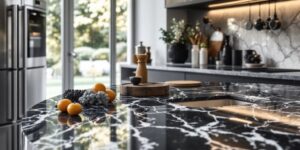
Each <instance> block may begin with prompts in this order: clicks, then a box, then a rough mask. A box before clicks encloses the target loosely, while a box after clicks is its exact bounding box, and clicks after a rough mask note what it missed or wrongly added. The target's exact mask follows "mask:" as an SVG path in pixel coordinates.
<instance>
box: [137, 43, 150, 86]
mask: <svg viewBox="0 0 300 150" xmlns="http://www.w3.org/2000/svg"><path fill="white" fill-rule="evenodd" d="M135 53H136V57H137V68H136V73H135V76H136V77H141V78H142V81H141V83H147V82H148V71H147V66H146V64H147V54H146V47H145V46H143V42H140V45H138V46H136V51H135Z"/></svg>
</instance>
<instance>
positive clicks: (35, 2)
mask: <svg viewBox="0 0 300 150" xmlns="http://www.w3.org/2000/svg"><path fill="white" fill-rule="evenodd" d="M23 5H29V6H33V7H36V8H41V9H46V0H23Z"/></svg>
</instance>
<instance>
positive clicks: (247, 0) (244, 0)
mask: <svg viewBox="0 0 300 150" xmlns="http://www.w3.org/2000/svg"><path fill="white" fill-rule="evenodd" d="M266 1H267V0H255V1H253V0H238V1H233V2H225V3H220V4H211V5H208V7H209V8H219V7H226V6H234V5H241V4H251V3H259V2H266Z"/></svg>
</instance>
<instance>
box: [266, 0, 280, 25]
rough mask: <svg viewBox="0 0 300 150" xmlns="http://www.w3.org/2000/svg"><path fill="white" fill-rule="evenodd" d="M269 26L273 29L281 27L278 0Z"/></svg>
mask: <svg viewBox="0 0 300 150" xmlns="http://www.w3.org/2000/svg"><path fill="white" fill-rule="evenodd" d="M269 26H270V28H271V29H272V30H278V29H280V28H281V22H280V20H279V19H278V16H277V2H276V1H275V6H274V17H273V19H272V20H271V21H270V23H269Z"/></svg>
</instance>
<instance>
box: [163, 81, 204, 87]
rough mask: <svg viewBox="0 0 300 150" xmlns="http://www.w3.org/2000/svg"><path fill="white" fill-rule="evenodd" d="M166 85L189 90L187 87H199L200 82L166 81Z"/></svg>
mask: <svg viewBox="0 0 300 150" xmlns="http://www.w3.org/2000/svg"><path fill="white" fill-rule="evenodd" d="M165 83H166V84H168V85H170V86H173V87H179V88H189V87H199V86H201V81H194V80H173V81H166V82H165Z"/></svg>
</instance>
